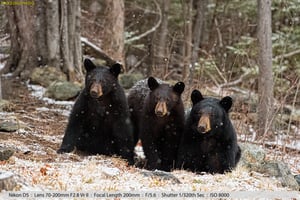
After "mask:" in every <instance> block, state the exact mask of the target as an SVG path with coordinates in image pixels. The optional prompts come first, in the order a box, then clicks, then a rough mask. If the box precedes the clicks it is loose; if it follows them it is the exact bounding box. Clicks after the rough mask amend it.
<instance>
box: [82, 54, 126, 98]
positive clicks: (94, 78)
mask: <svg viewBox="0 0 300 200" xmlns="http://www.w3.org/2000/svg"><path fill="white" fill-rule="evenodd" d="M84 67H85V69H86V78H85V87H86V90H87V92H88V94H89V95H90V96H91V97H92V98H96V99H97V98H101V97H102V96H105V95H106V94H108V93H110V92H111V91H113V90H115V89H116V86H117V84H118V75H119V74H120V72H121V68H122V65H121V64H119V63H115V64H113V65H112V66H111V67H106V66H96V65H95V64H94V63H93V62H92V61H91V60H90V59H85V60H84Z"/></svg>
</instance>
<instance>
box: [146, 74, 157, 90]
mask: <svg viewBox="0 0 300 200" xmlns="http://www.w3.org/2000/svg"><path fill="white" fill-rule="evenodd" d="M158 86H159V83H158V82H157V80H156V79H155V78H153V77H152V76H150V77H149V78H148V87H149V88H150V90H155V89H156V88H157V87H158Z"/></svg>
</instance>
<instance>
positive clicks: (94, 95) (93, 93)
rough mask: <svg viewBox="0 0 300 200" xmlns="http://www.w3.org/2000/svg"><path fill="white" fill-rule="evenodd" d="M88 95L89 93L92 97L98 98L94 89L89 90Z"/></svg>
mask: <svg viewBox="0 0 300 200" xmlns="http://www.w3.org/2000/svg"><path fill="white" fill-rule="evenodd" d="M90 95H91V97H92V98H98V94H97V92H96V91H91V92H90Z"/></svg>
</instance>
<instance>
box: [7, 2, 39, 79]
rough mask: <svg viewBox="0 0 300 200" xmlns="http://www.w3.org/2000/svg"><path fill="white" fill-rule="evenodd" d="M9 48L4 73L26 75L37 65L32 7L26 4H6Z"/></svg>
mask: <svg viewBox="0 0 300 200" xmlns="http://www.w3.org/2000/svg"><path fill="white" fill-rule="evenodd" d="M5 8H6V14H7V18H8V24H9V30H10V40H11V49H10V57H9V59H8V61H7V64H6V66H5V67H4V69H3V72H4V73H9V72H13V75H17V76H21V77H28V76H29V74H30V72H31V70H32V69H33V68H34V67H36V66H37V56H36V55H37V48H36V46H35V45H34V38H35V36H36V31H35V30H34V26H33V25H34V7H33V6H28V5H18V6H6V7H5Z"/></svg>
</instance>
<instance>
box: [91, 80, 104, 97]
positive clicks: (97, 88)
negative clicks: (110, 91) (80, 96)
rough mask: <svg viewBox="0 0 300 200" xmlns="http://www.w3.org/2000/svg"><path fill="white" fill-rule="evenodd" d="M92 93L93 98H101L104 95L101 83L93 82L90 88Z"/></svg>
mask: <svg viewBox="0 0 300 200" xmlns="http://www.w3.org/2000/svg"><path fill="white" fill-rule="evenodd" d="M90 95H91V97H93V98H99V97H101V96H102V95H103V91H102V86H101V84H100V83H93V84H92V86H91V89H90Z"/></svg>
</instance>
